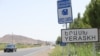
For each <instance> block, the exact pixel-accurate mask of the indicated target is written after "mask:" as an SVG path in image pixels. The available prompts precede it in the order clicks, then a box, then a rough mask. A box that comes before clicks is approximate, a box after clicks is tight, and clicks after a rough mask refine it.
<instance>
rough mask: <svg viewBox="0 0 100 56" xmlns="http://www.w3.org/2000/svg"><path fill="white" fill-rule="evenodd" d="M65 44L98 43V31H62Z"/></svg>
mask: <svg viewBox="0 0 100 56" xmlns="http://www.w3.org/2000/svg"><path fill="white" fill-rule="evenodd" d="M62 41H63V42H93V41H98V30H97V29H71V30H65V29H63V30H62Z"/></svg>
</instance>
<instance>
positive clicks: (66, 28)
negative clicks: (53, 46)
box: [66, 23, 70, 56]
mask: <svg viewBox="0 0 100 56" xmlns="http://www.w3.org/2000/svg"><path fill="white" fill-rule="evenodd" d="M66 29H68V27H67V23H66ZM67 50H68V51H67V52H68V54H67V56H69V55H70V51H69V43H68V49H67Z"/></svg>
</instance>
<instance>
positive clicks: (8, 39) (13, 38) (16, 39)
mask: <svg viewBox="0 0 100 56" xmlns="http://www.w3.org/2000/svg"><path fill="white" fill-rule="evenodd" d="M0 43H14V44H16V43H20V44H45V43H46V42H45V41H42V40H35V39H32V38H29V37H25V36H21V35H9V34H7V35H5V36H3V37H1V38H0Z"/></svg>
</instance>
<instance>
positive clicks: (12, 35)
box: [12, 32, 13, 44]
mask: <svg viewBox="0 0 100 56" xmlns="http://www.w3.org/2000/svg"><path fill="white" fill-rule="evenodd" d="M12 44H13V32H12Z"/></svg>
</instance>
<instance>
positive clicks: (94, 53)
mask: <svg viewBox="0 0 100 56" xmlns="http://www.w3.org/2000/svg"><path fill="white" fill-rule="evenodd" d="M93 56H96V49H95V43H94V42H93Z"/></svg>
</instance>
